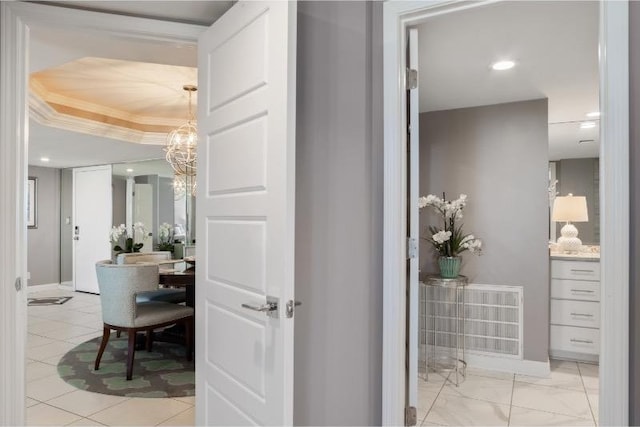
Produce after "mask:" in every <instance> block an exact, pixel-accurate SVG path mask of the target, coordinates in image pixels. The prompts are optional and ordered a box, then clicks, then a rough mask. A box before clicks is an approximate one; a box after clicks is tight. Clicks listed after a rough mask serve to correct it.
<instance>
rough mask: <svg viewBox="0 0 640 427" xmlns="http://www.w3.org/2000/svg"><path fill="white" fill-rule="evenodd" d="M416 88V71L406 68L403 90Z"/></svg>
mask: <svg viewBox="0 0 640 427" xmlns="http://www.w3.org/2000/svg"><path fill="white" fill-rule="evenodd" d="M417 87H418V70H414V69H412V68H407V74H406V78H405V89H406V90H412V89H416V88H417Z"/></svg>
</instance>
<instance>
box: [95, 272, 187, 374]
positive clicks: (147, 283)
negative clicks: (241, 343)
mask: <svg viewBox="0 0 640 427" xmlns="http://www.w3.org/2000/svg"><path fill="white" fill-rule="evenodd" d="M96 274H97V275H98V287H99V288H100V303H101V305H102V321H103V323H104V329H103V334H102V343H101V344H100V350H99V351H98V355H97V357H96V362H95V369H96V370H98V369H99V367H100V359H101V358H102V354H103V353H104V349H105V348H106V346H107V343H108V342H109V336H110V334H111V330H116V331H126V332H127V333H128V335H129V338H128V339H129V342H128V353H127V380H130V379H131V377H132V373H133V359H134V353H135V339H136V333H137V332H140V331H145V332H147V350H150V348H151V340H152V332H153V330H154V329H158V328H161V327H164V326H169V325H172V324H174V323H182V324H183V325H184V328H185V341H186V342H185V344H186V347H187V351H186V353H187V360H191V356H192V341H193V308H192V307H185V306H183V305H178V304H171V303H166V302H158V301H146V302H136V296H137V295H138V294H140V293H143V292H149V291H153V290H154V289H157V287H158V265H157V264H153V263H136V264H120V265H118V264H113V263H112V262H111V261H110V260H106V261H99V262H97V263H96Z"/></svg>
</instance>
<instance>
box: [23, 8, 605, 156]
mask: <svg viewBox="0 0 640 427" xmlns="http://www.w3.org/2000/svg"><path fill="white" fill-rule="evenodd" d="M52 3H53V4H55V5H64V6H66V7H69V6H71V7H80V8H89V9H92V10H100V11H109V12H113V13H121V14H127V15H134V16H147V17H154V18H160V19H169V20H176V21H182V22H190V23H198V24H206V25H208V24H210V23H212V22H214V21H215V20H216V19H217V18H218V17H219V16H220V15H221V14H222V13H224V11H226V10H227V9H228V8H229V7H230V6H231V5H232V4H233V2H231V1H224V2H201V1H184V2H183V1H177V2H164V1H160V2H157V1H136V2H129V1H122V2H114V1H95V2H94V1H77V2H76V1H74V2H49V4H52ZM419 30H420V31H419V32H420V40H419V45H420V52H421V54H420V70H421V72H420V87H421V90H420V109H421V111H434V110H443V109H451V108H464V107H471V106H478V105H489V104H496V103H503V102H513V101H519V100H525V99H537V98H544V97H546V98H548V99H549V122H550V123H551V124H550V132H549V135H550V158H551V159H560V158H569V157H572V158H573V157H596V156H597V155H598V150H599V141H598V128H597V126H596V128H592V129H589V130H580V129H579V123H580V121H582V120H585V116H584V115H585V114H586V113H587V112H590V111H596V110H597V109H598V56H597V37H598V6H597V2H575V1H568V2H502V3H498V4H493V5H489V6H483V7H475V8H472V9H469V10H466V11H462V12H457V13H454V14H449V15H443V16H438V17H436V18H434V19H432V20H430V21H428V22H426V23H425V24H422V25H421V26H420V27H419ZM504 58H511V59H514V60H515V61H516V63H517V65H516V67H515V68H513V69H512V70H509V71H504V72H501V73H499V72H496V71H493V70H491V69H490V64H491V63H492V62H494V61H495V60H498V59H504ZM125 61H129V62H130V63H128V62H125ZM196 65H197V57H196V49H195V46H194V45H190V44H167V43H164V42H159V41H150V40H146V41H141V40H130V39H124V38H118V37H116V36H113V35H109V36H106V35H102V34H99V33H89V32H86V33H83V34H82V37H78V34H77V33H74V32H73V31H68V30H64V29H60V28H53V27H35V28H32V29H31V51H30V67H31V71H32V72H33V73H36V75H38V74H40V73H42V74H41V75H46V74H47V73H48V72H51V73H52V74H51V75H50V76H48V77H47V78H46V79H45V80H47V81H48V82H49V83H51V84H52V85H54V86H56V87H59V88H61V90H62V93H61V95H60V96H61V97H66V98H71V97H78V98H79V102H83V103H85V105H86V104H93V105H94V106H95V105H97V104H99V103H101V102H102V100H103V99H107V101H108V105H107V107H108V108H111V109H114V110H120V109H123V108H124V106H127V108H131V111H129V112H128V114H133V115H136V116H140V117H143V118H149V117H150V116H151V117H153V116H154V115H155V114H156V113H157V114H158V117H159V118H160V121H161V122H162V119H164V120H165V121H166V123H169V122H170V121H171V120H174V121H173V122H171V123H170V125H171V126H172V125H173V124H174V123H175V120H181V119H182V118H184V117H185V112H186V104H187V102H186V97H185V93H184V92H183V91H182V85H183V84H185V83H188V82H185V81H175V85H174V86H173V87H170V86H171V84H170V82H172V81H173V80H181V79H184V78H185V77H186V76H193V75H194V74H195V68H194V67H195V66H196ZM101 66H104V68H103V67H101ZM120 66H123V67H124V68H120ZM165 66H166V67H165ZM136 67H140V68H141V69H144V70H146V71H143V72H142V76H140V77H136V76H135V73H134V72H133V70H134V69H135V68H136ZM163 67H165V68H166V69H165V70H164V71H158V70H161V69H162V68H163ZM172 67H173V72H177V74H175V73H174V74H173V75H172V76H169V74H170V73H171V72H170V71H169V70H170V69H171V68H172ZM127 68H128V69H127ZM45 70H46V71H45ZM63 70H64V71H65V73H66V74H64V73H63V74H58V75H56V73H59V72H62V71H63ZM122 70H126V71H123V72H121V71H122ZM177 70H183V71H177ZM165 71H166V72H167V75H163V74H164V72H165ZM181 73H182V74H181ZM145 75H146V76H147V77H145ZM186 78H190V77H186ZM93 79H95V82H96V83H91V80H93ZM98 82H99V83H98ZM117 88H119V89H122V90H120V91H119V92H118V91H117V90H116V89H117ZM160 92H162V95H161V94H160ZM181 92H182V93H181ZM180 95H182V98H180ZM162 98H164V100H163V99H162ZM57 99H60V98H57ZM180 103H182V108H180V105H179V104H180ZM151 110H156V111H155V112H154V114H150V111H151ZM170 111H175V118H174V119H172V118H171V117H170V116H171V113H170ZM151 121H152V122H153V120H151ZM554 123H561V124H554ZM94 133H95V132H94ZM587 134H588V135H587ZM102 135H104V136H114V135H112V134H111V133H109V132H103V133H102ZM157 135H160V134H157ZM584 139H593V140H594V142H593V143H588V144H578V143H577V142H578V141H579V140H584ZM156 142H157V141H156ZM43 156H44V157H49V158H50V159H51V160H50V162H49V163H47V164H43V163H41V162H40V160H39V159H40V157H43ZM163 157H164V153H163V152H162V147H161V146H159V145H151V144H137V143H132V142H124V141H119V140H116V139H113V138H109V137H100V136H95V135H88V134H83V133H77V132H71V131H68V130H63V129H59V128H58V129H56V128H53V127H48V126H42V125H39V124H37V123H35V122H34V121H33V120H32V129H31V133H30V146H29V164H34V165H42V166H51V167H73V166H85V165H93V164H106V163H119V162H122V161H125V160H130V161H136V160H147V159H154V158H163Z"/></svg>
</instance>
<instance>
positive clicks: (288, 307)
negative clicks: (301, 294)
mask: <svg viewBox="0 0 640 427" xmlns="http://www.w3.org/2000/svg"><path fill="white" fill-rule="evenodd" d="M299 305H302V303H301V302H300V301H295V302H294V301H293V300H291V299H290V300H289V301H287V305H286V306H285V314H286V316H287V319H291V318H292V317H293V312H294V311H295V308H296V307H297V306H299Z"/></svg>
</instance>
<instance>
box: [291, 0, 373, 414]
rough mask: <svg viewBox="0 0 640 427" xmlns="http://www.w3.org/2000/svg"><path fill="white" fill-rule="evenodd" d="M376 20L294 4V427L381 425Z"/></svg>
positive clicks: (363, 13)
mask: <svg viewBox="0 0 640 427" xmlns="http://www.w3.org/2000/svg"><path fill="white" fill-rule="evenodd" d="M379 8H380V6H379V5H375V6H374V5H373V4H370V3H364V2H300V3H298V74H297V81H298V92H297V122H296V126H297V129H296V133H297V134H296V137H297V157H296V161H297V164H296V170H297V172H296V299H298V300H300V301H302V304H303V305H302V306H301V307H300V308H299V310H298V311H297V312H296V323H295V328H296V329H295V369H296V373H295V390H294V396H295V397H294V399H295V402H294V404H295V405H294V423H295V424H296V425H379V424H380V420H381V408H382V404H381V387H382V385H381V372H382V360H381V359H382V252H381V250H382V222H381V220H382V202H381V200H382V180H381V177H382V169H381V168H382V156H381V152H382V120H381V118H382V115H381V112H380V105H381V103H380V100H381V91H382V84H381V80H379V72H380V70H381V58H380V55H378V54H376V56H372V53H373V52H378V53H380V52H381V47H380V44H379V43H380V38H379V33H378V32H377V29H378V28H379V27H376V29H375V32H374V28H373V26H372V22H376V23H380V22H381V21H380V17H381V15H380V13H379V12H380V10H379ZM374 9H375V11H374ZM372 43H374V44H375V51H372ZM374 79H375V81H376V83H375V86H376V89H375V91H374V90H372V86H371V85H372V82H373V80H374ZM372 104H373V105H375V106H372ZM374 115H375V120H372V118H373V116H374Z"/></svg>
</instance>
